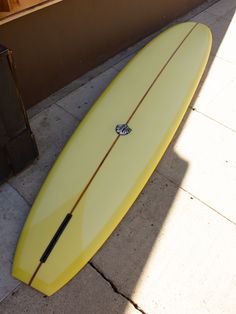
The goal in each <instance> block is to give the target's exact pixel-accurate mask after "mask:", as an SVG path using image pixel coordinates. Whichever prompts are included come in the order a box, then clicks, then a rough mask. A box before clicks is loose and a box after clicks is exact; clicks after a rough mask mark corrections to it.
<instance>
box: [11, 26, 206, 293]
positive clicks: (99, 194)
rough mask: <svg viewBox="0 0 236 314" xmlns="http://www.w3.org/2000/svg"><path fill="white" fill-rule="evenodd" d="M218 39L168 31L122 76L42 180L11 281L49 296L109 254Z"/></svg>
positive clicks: (199, 29) (197, 31)
mask: <svg viewBox="0 0 236 314" xmlns="http://www.w3.org/2000/svg"><path fill="white" fill-rule="evenodd" d="M211 42H212V39H211V32H210V30H209V29H208V28H207V27H206V26H205V25H203V24H197V23H195V22H187V23H182V24H178V25H176V26H174V27H172V28H170V29H168V30H167V31H165V32H163V33H162V34H161V35H159V36H158V37H157V38H155V39H154V40H152V41H151V42H150V43H149V44H148V45H147V46H145V47H144V48H143V49H142V50H141V51H140V52H139V53H138V54H137V55H136V56H135V57H134V58H133V59H132V60H131V61H130V62H129V63H128V65H127V66H126V67H125V68H124V69H123V70H122V71H121V72H120V73H119V74H118V75H117V77H116V78H115V79H114V80H113V82H112V83H111V84H110V85H109V87H108V88H107V89H106V90H105V91H104V93H103V94H102V95H101V96H100V97H99V99H98V100H97V101H96V103H95V104H94V105H93V107H92V108H91V110H90V111H89V113H88V114H87V115H86V117H85V118H84V120H83V121H82V122H81V123H80V125H79V126H78V128H77V129H76V131H75V132H74V134H73V135H72V137H71V138H70V140H69V141H68V143H67V144H66V146H65V148H64V149H63V151H62V152H61V154H60V155H59V157H58V159H57V161H56V162H55V164H54V166H53V167H52V169H51V171H50V173H49V175H48V177H47V179H46V180H45V182H44V184H43V186H42V188H41V190H40V192H39V194H38V196H37V198H36V200H35V202H34V204H33V207H32V209H31V211H30V213H29V215H28V218H27V220H26V223H25V225H24V228H23V230H22V233H21V236H20V239H19V242H18V246H17V250H16V253H15V258H14V263H13V272H12V274H13V276H14V277H15V278H17V279H20V280H21V281H23V282H25V283H26V284H29V285H31V286H32V287H33V288H35V289H37V290H39V291H41V292H42V293H44V294H46V295H48V296H49V295H52V294H53V293H55V292H56V291H57V290H58V289H60V288H61V287H62V286H64V285H65V284H66V283H67V282H68V281H69V280H70V279H71V278H73V276H74V275H75V274H76V273H77V272H78V271H80V270H81V269H82V268H83V267H84V266H85V264H86V263H87V262H88V261H89V260H90V259H91V258H92V256H93V255H94V254H95V253H96V252H97V250H98V249H99V248H100V247H101V246H102V244H103V243H104V242H105V241H106V239H107V238H108V237H109V236H110V234H111V233H112V231H113V230H114V229H115V227H116V226H117V225H118V223H119V222H120V221H121V219H122V218H123V217H124V215H125V214H126V212H127V211H128V209H129V208H130V206H131V205H132V204H133V202H134V201H135V199H136V198H137V196H138V195H139V193H140V192H141V190H142V189H143V187H144V185H145V184H146V182H147V180H148V179H149V177H150V176H151V174H152V172H153V171H154V169H155V167H156V166H157V164H158V162H159V161H160V159H161V157H162V155H163V154H164V152H165V150H166V148H167V146H168V145H169V143H170V141H171V139H172V137H173V135H174V133H175V131H176V130H177V128H178V126H179V124H180V122H181V120H182V118H183V116H184V114H185V112H186V110H187V107H188V105H189V103H190V101H191V99H192V97H193V95H194V92H195V90H196V88H197V85H198V83H199V81H200V78H201V76H202V74H203V71H204V69H205V66H206V63H207V60H208V57H209V53H210V49H211Z"/></svg>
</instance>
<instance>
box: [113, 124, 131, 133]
mask: <svg viewBox="0 0 236 314" xmlns="http://www.w3.org/2000/svg"><path fill="white" fill-rule="evenodd" d="M131 131H132V129H131V128H130V127H129V126H128V124H118V125H117V126H116V133H117V134H119V135H128V134H129V133H130V132H131Z"/></svg>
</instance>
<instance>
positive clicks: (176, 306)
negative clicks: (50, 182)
mask: <svg viewBox="0 0 236 314" xmlns="http://www.w3.org/2000/svg"><path fill="white" fill-rule="evenodd" d="M235 11H236V2H235V0H221V1H219V2H217V3H215V4H214V5H212V6H210V7H206V4H205V5H204V6H201V7H200V8H198V9H196V10H194V11H192V12H190V13H189V14H188V15H187V16H185V17H183V18H181V19H180V20H179V21H183V20H187V19H192V20H195V21H198V22H202V23H205V24H207V25H209V27H210V28H211V30H212V32H213V49H212V52H211V57H210V61H209V64H208V67H207V71H206V73H205V75H204V77H203V78H202V80H201V84H200V86H199V89H198V92H197V93H196V96H195V98H194V100H193V101H192V103H191V106H190V108H189V110H188V113H187V115H186V117H185V120H184V121H183V123H182V125H181V127H180V129H179V130H178V133H177V134H176V136H175V139H174V140H173V141H172V143H171V145H170V146H169V148H168V151H167V152H166V154H165V156H164V158H163V159H162V161H161V163H160V164H159V166H158V167H157V169H156V171H155V172H154V174H153V176H152V177H151V179H150V180H149V183H148V184H147V186H146V187H145V189H144V190H143V192H142V193H141V195H140V197H139V198H138V200H137V201H136V202H135V204H134V205H133V206H132V208H131V209H130V210H129V212H128V214H127V216H126V217H125V218H124V219H123V221H122V223H121V224H120V225H119V226H118V228H117V229H116V230H115V232H114V233H113V234H112V236H111V237H110V238H109V240H108V241H107V242H106V243H105V245H104V246H103V247H102V249H101V250H100V251H99V252H98V253H97V254H96V255H95V257H94V258H93V259H92V260H91V262H90V263H89V264H88V265H87V266H86V267H85V268H84V269H83V270H82V271H81V272H80V273H79V274H78V275H77V276H76V277H75V278H74V279H73V280H72V281H71V282H70V283H68V284H67V285H66V286H65V287H64V288H63V289H61V290H60V291H59V292H58V293H56V294H55V295H54V296H52V297H50V298H46V297H44V296H43V295H41V294H40V293H38V292H37V291H35V290H33V289H32V288H30V287H28V286H26V285H24V284H22V283H20V282H18V281H17V280H14V279H13V278H12V277H11V274H10V270H11V265H12V259H13V254H14V250H15V246H16V243H17V238H18V236H19V233H20V230H21V228H22V226H23V223H24V221H25V218H26V216H27V214H28V211H29V209H30V206H31V204H32V202H33V200H34V198H35V196H36V194H37V192H38V189H39V187H40V186H41V184H42V182H43V180H44V178H45V176H46V175H47V172H48V171H49V169H50V167H51V166H52V164H53V162H54V160H55V159H56V157H57V156H58V154H59V152H60V151H61V149H62V148H63V146H64V144H65V143H66V142H67V140H68V138H69V137H70V135H71V134H72V132H73V131H74V130H75V128H76V126H77V125H78V123H79V122H80V121H81V119H82V118H83V117H84V115H85V113H86V112H87V111H88V110H89V108H90V107H91V105H92V104H93V102H94V101H95V100H96V98H97V97H98V95H99V94H100V93H101V92H102V90H103V89H104V88H105V87H106V86H107V84H108V83H109V82H110V81H111V80H112V79H113V78H114V77H115V76H116V75H117V73H118V72H119V71H120V70H121V69H122V67H123V66H124V65H125V64H126V63H127V62H128V60H129V59H130V58H131V57H132V56H133V55H134V54H135V53H136V52H137V51H138V50H139V49H140V48H141V47H142V46H143V45H144V44H145V43H147V42H148V41H149V40H150V39H151V38H152V37H153V36H154V35H152V36H149V37H148V38H146V39H144V40H142V41H141V42H139V43H138V44H136V45H135V46H133V47H131V48H129V49H127V50H126V51H124V52H122V53H120V54H119V55H117V56H115V57H114V58H112V59H110V60H108V61H107V62H106V63H105V64H103V65H102V66H99V67H98V68H96V69H94V70H93V71H91V72H89V73H87V74H86V75H84V76H83V77H82V78H80V79H78V80H76V81H74V82H72V83H71V84H69V85H68V86H66V87H65V88H63V89H62V90H60V91H58V92H57V93H56V94H54V95H52V96H50V97H49V98H48V99H46V100H45V101H43V102H41V103H40V104H38V105H37V106H35V107H34V108H33V109H31V110H30V112H29V115H30V120H31V121H30V122H31V126H32V129H33V132H34V134H35V136H36V139H37V143H38V146H39V151H40V159H39V160H38V161H35V162H34V164H33V165H31V166H30V167H28V168H27V169H26V170H25V171H23V172H22V173H20V174H19V175H18V176H16V177H13V178H11V179H10V180H9V181H8V182H7V183H6V184H4V185H2V186H0V239H1V240H0V300H1V301H2V302H1V303H0V313H4V314H5V313H11V314H12V313H25V312H28V313H82V314H90V313H91V314H95V313H96V314H100V313H101V314H107V313H108V314H110V313H111V314H113V313H117V314H121V313H140V312H141V313H155V314H172V313H173V314H189V313H191V314H204V313H211V314H223V313H227V314H231V313H232V314H235V313H236V252H235V248H236V103H235V99H236V12H235ZM196 14H197V15H196ZM176 22H178V21H176Z"/></svg>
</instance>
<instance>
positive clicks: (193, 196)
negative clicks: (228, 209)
mask: <svg viewBox="0 0 236 314" xmlns="http://www.w3.org/2000/svg"><path fill="white" fill-rule="evenodd" d="M157 173H159V174H160V175H161V176H162V177H164V178H165V179H166V180H168V181H169V182H171V183H172V184H174V185H175V186H176V187H177V188H179V189H180V190H182V191H184V192H185V193H187V194H188V195H189V196H190V197H191V198H192V199H195V200H197V201H199V202H200V203H202V204H203V205H205V206H206V207H208V208H209V209H210V210H212V211H214V212H215V213H216V214H217V215H219V216H221V218H223V219H225V220H227V221H228V222H230V223H231V224H233V225H234V226H235V227H236V223H235V222H234V221H232V220H231V219H229V218H228V217H226V216H224V215H223V214H221V213H220V212H218V211H217V210H216V209H215V208H213V207H211V206H210V205H209V204H207V203H205V202H204V201H202V200H201V199H200V198H198V197H197V196H195V195H193V194H192V193H190V192H189V191H187V190H186V189H184V188H183V187H182V186H180V185H178V184H177V183H176V182H175V181H173V180H171V179H170V178H169V177H167V176H166V175H165V174H163V173H162V172H160V171H159V170H157Z"/></svg>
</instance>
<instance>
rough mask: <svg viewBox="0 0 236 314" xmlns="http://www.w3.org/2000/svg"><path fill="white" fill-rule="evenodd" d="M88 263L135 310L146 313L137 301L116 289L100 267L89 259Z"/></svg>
mask: <svg viewBox="0 0 236 314" xmlns="http://www.w3.org/2000/svg"><path fill="white" fill-rule="evenodd" d="M89 265H90V266H91V267H92V268H93V269H94V270H95V271H96V272H97V273H99V275H100V276H101V277H102V278H103V279H104V280H106V281H107V282H108V283H109V285H110V286H111V288H112V290H113V291H114V292H115V293H117V294H119V295H120V296H122V297H123V298H124V299H126V300H127V301H128V302H130V303H131V304H132V305H133V307H134V308H135V309H136V310H138V311H139V312H140V313H142V314H146V312H144V310H142V309H141V308H140V306H139V305H138V304H137V303H135V302H134V301H133V300H132V299H130V298H129V297H128V296H126V295H125V294H123V293H122V292H120V291H119V290H118V288H117V287H116V286H115V284H114V283H113V282H112V281H111V280H110V279H109V278H107V276H106V275H104V273H103V272H102V271H101V270H100V269H98V267H97V266H95V265H94V263H93V262H91V261H90V262H89Z"/></svg>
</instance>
